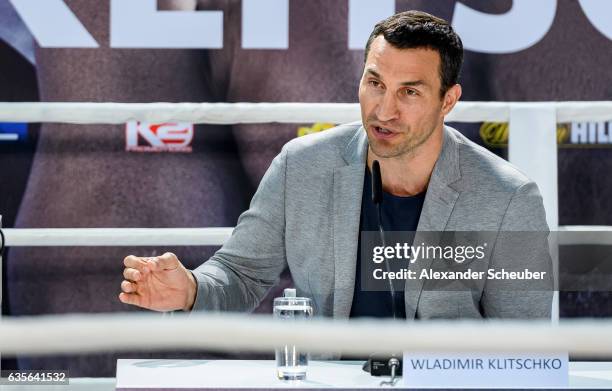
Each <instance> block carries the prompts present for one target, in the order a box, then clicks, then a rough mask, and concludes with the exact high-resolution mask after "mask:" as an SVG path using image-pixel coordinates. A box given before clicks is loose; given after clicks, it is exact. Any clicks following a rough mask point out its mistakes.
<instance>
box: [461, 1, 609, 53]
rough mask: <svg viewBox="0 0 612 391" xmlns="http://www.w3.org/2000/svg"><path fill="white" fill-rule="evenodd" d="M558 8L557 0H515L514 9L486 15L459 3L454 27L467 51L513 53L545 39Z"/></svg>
mask: <svg viewBox="0 0 612 391" xmlns="http://www.w3.org/2000/svg"><path fill="white" fill-rule="evenodd" d="M556 11H557V0H537V1H534V0H514V1H513V2H512V9H510V11H508V12H506V13H505V14H501V15H492V14H487V13H484V12H480V11H476V10H474V9H472V8H470V7H468V6H466V5H464V4H461V3H456V5H455V13H454V17H453V27H454V29H455V31H456V32H457V34H459V36H460V37H461V39H462V41H463V46H464V48H465V49H467V50H472V51H475V52H483V53H513V52H518V51H521V50H524V49H527V48H529V47H531V46H533V45H535V44H536V43H537V42H538V41H540V40H541V39H542V38H544V36H545V35H546V33H547V32H548V30H550V26H552V23H553V20H554V19H555V13H556ZM602 17H603V16H602Z"/></svg>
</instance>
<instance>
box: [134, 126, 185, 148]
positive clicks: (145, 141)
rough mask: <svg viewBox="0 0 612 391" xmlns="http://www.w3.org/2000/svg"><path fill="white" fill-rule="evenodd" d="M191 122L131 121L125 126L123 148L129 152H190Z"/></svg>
mask: <svg viewBox="0 0 612 391" xmlns="http://www.w3.org/2000/svg"><path fill="white" fill-rule="evenodd" d="M192 140H193V124H189V123H185V122H168V123H163V124H149V123H146V122H138V121H131V122H128V123H127V125H126V126H125V150H126V151H130V152H191V151H192V149H191V141H192Z"/></svg>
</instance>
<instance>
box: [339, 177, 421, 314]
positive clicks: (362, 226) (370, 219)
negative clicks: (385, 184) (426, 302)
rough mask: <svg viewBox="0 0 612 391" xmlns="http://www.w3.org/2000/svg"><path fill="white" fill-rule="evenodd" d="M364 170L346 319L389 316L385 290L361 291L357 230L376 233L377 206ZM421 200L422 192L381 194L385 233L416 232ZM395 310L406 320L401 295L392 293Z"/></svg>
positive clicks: (389, 297) (389, 306)
mask: <svg viewBox="0 0 612 391" xmlns="http://www.w3.org/2000/svg"><path fill="white" fill-rule="evenodd" d="M365 171H366V172H365V180H364V182H363V196H362V201H361V219H360V223H359V231H360V234H359V244H358V247H357V268H356V270H357V272H356V275H355V292H354V294H353V304H352V306H351V314H350V317H351V318H357V317H364V316H368V317H378V318H383V317H393V309H392V306H391V295H390V293H389V292H388V291H387V292H378V291H365V290H362V288H361V231H378V214H377V213H378V212H377V207H376V205H374V203H373V202H372V176H371V174H370V170H369V169H368V168H367V167H366V170H365ZM424 201H425V193H424V192H423V193H421V194H418V195H416V196H411V197H398V196H394V195H393V194H389V193H387V192H383V202H382V225H383V229H384V230H385V232H390V231H416V229H417V225H418V223H419V217H420V216H421V210H422V209H423V202H424ZM395 308H396V310H397V317H398V318H406V308H405V306H404V292H400V291H396V292H395Z"/></svg>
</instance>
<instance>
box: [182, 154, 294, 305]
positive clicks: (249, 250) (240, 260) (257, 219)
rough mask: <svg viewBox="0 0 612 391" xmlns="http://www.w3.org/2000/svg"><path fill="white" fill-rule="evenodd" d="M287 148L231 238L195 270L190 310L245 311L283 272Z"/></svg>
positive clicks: (273, 164) (284, 262)
mask: <svg viewBox="0 0 612 391" xmlns="http://www.w3.org/2000/svg"><path fill="white" fill-rule="evenodd" d="M286 169H287V150H286V148H283V150H282V151H281V153H280V154H279V155H278V156H277V157H276V158H275V159H274V160H273V161H272V164H271V165H270V168H268V171H267V172H266V174H265V175H264V177H263V179H262V180H261V183H260V184H259V188H258V189H257V192H256V193H255V195H254V196H253V199H252V200H251V204H250V207H249V209H248V210H247V211H246V212H244V213H242V215H240V217H239V218H238V223H237V225H236V227H235V228H234V231H233V232H232V235H231V237H230V238H229V239H228V241H227V242H226V243H225V244H224V245H223V247H222V248H221V249H219V250H218V251H217V252H216V253H215V254H214V255H213V256H212V257H211V258H210V259H209V260H208V261H206V262H204V263H203V264H202V265H201V266H199V267H198V268H196V269H195V270H193V275H194V277H195V279H196V281H197V284H198V289H197V294H196V300H195V302H194V305H193V310H209V311H249V310H252V309H253V308H255V307H256V306H257V305H258V304H259V302H260V301H261V300H262V299H263V297H264V295H265V294H266V292H267V291H268V290H269V289H270V288H271V287H272V286H273V285H274V284H275V283H276V281H277V280H278V277H279V275H280V274H281V272H282V271H283V269H284V268H285V266H286V264H287V261H286V256H285V175H286Z"/></svg>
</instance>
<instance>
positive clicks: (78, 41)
mask: <svg viewBox="0 0 612 391" xmlns="http://www.w3.org/2000/svg"><path fill="white" fill-rule="evenodd" d="M10 2H11V3H12V4H13V7H15V10H16V11H17V13H18V14H19V16H20V17H21V19H22V20H23V22H24V23H25V25H26V26H28V29H30V32H31V33H32V35H33V36H34V38H35V39H36V42H38V44H39V45H40V46H41V47H43V48H97V47H98V46H99V45H98V43H97V42H96V40H95V39H94V38H93V37H92V36H91V34H89V32H88V31H87V30H86V29H85V27H84V26H83V24H81V22H80V21H79V20H78V19H77V17H76V16H75V15H74V14H73V13H72V11H71V10H70V8H68V6H67V5H66V4H65V3H64V2H63V0H44V1H41V0H10Z"/></svg>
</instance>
